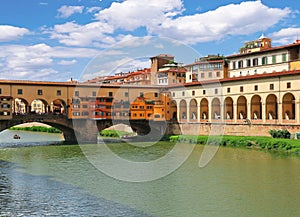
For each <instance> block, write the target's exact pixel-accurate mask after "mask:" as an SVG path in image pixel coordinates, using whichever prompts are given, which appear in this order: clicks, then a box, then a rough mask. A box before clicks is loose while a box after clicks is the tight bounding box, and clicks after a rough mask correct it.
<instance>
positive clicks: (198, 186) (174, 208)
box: [0, 131, 300, 217]
mask: <svg viewBox="0 0 300 217" xmlns="http://www.w3.org/2000/svg"><path fill="white" fill-rule="evenodd" d="M7 133H11V132H7V131H4V132H2V133H0V143H1V142H2V143H5V145H4V146H2V148H0V168H1V170H0V172H1V173H0V204H1V207H0V216H172V217H176V216H178V217H179V216H180V217H183V216H184V217H189V216H191V217H193V216H195V217H196V216H197V217H198V216H201V217H202V216H203V217H206V216H208V217H210V216H214V217H227V216H228V217H229V216H230V217H232V216H239V217H253V216H263V217H267V216H270V217H283V216H284V217H296V216H299V213H300V206H299V203H300V159H299V158H297V157H291V156H285V155H278V154H276V153H265V152H262V151H258V150H248V149H237V148H236V149H234V148H226V147H225V148H224V147H220V148H219V150H218V152H217V153H216V155H215V156H214V158H213V159H212V160H211V161H210V162H209V164H208V165H207V166H205V167H204V168H200V167H198V162H199V158H200V155H201V153H202V151H203V148H204V146H201V145H197V146H195V149H194V150H193V152H192V154H191V155H190V157H189V158H188V159H187V161H186V162H185V163H184V164H183V165H182V166H181V167H179V168H178V169H177V170H176V171H174V172H173V173H171V174H170V175H168V176H165V177H162V178H160V179H157V180H153V181H149V182H138V183H134V182H125V181H120V180H117V179H114V178H111V177H109V176H107V175H105V174H104V173H102V172H101V171H99V170H98V169H97V168H95V167H94V166H93V165H92V164H91V163H90V162H89V160H88V159H87V158H86V156H85V155H84V154H83V152H82V150H81V148H80V146H77V145H68V146H65V145H51V146H45V145H44V146H31V147H22V145H21V144H19V145H18V147H17V148H16V147H13V148H12V147H8V146H9V145H7V141H5V142H3V140H4V138H7ZM28 135H32V134H31V133H28ZM48 136H49V138H48V140H51V139H53V135H49V134H48ZM50 137H51V138H50ZM23 138H25V137H23ZM30 138H31V139H32V138H35V137H33V136H30ZM43 138H44V140H43V141H46V140H47V139H46V138H47V135H43ZM39 141H40V140H39V138H37V141H33V142H39ZM51 141H53V140H51ZM33 144H36V143H33ZM0 146H1V144H0ZM169 146H170V145H169ZM91 147H93V145H91ZM111 147H112V148H113V149H114V150H115V151H117V152H119V153H121V155H122V157H128V158H135V156H131V155H138V158H139V159H138V160H142V159H145V160H146V161H147V160H149V156H151V158H153V157H155V156H157V157H159V156H161V155H163V154H164V153H165V152H166V147H168V144H166V143H161V144H158V145H155V147H152V148H148V149H147V147H146V148H145V147H143V148H141V149H140V150H138V151H137V150H136V148H135V149H134V150H131V149H132V148H131V147H129V146H128V145H121V144H111Z"/></svg>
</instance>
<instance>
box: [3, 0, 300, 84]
mask: <svg viewBox="0 0 300 217" xmlns="http://www.w3.org/2000/svg"><path fill="white" fill-rule="evenodd" d="M298 5H299V4H298V2H297V1H295V0H285V1H276V0H275V1H274V0H261V1H240V0H224V1H219V0H216V1H215V0H214V1H207V0H150V1H149V0H119V1H111V0H26V1H24V0H23V1H22V0H2V1H1V7H0V79H21V80H47V81H66V80H68V79H70V78H71V77H72V78H73V79H79V80H86V79H89V78H92V77H95V76H101V75H105V74H111V73H113V72H116V71H128V70H135V69H137V68H143V67H149V64H150V63H149V61H148V57H150V56H155V55H157V54H159V53H172V54H173V55H174V56H175V59H176V60H178V61H179V62H183V63H186V64H188V63H192V62H193V61H194V59H195V58H197V57H199V56H205V55H207V54H223V55H230V54H233V53H236V52H237V51H238V49H239V47H241V46H242V45H243V43H244V42H245V41H249V40H253V39H256V38H258V37H259V36H260V35H261V34H262V33H264V34H265V35H266V36H267V37H270V38H272V40H273V46H276V45H282V44H289V43H293V42H294V41H295V40H296V39H297V38H300V13H299V10H300V9H299V8H300V6H298Z"/></svg>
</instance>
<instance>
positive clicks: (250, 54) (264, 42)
mask: <svg viewBox="0 0 300 217" xmlns="http://www.w3.org/2000/svg"><path fill="white" fill-rule="evenodd" d="M299 51H300V41H299V40H297V41H296V42H295V43H293V44H288V45H284V46H277V47H272V46H271V39H269V38H265V37H264V36H263V35H262V36H261V37H260V38H259V39H257V40H254V41H251V42H246V43H245V46H244V47H242V48H240V50H239V53H238V54H234V55H230V56H227V57H226V59H227V60H228V61H229V62H230V63H229V74H228V77H230V78H233V77H239V76H249V75H257V74H264V73H275V72H282V71H291V70H297V69H300V61H299V57H300V52H299Z"/></svg>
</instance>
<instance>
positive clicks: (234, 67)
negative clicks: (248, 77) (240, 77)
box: [232, 61, 236, 69]
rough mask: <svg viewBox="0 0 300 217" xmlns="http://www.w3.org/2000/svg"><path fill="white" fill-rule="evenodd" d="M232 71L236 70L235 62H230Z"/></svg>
mask: <svg viewBox="0 0 300 217" xmlns="http://www.w3.org/2000/svg"><path fill="white" fill-rule="evenodd" d="M232 69H236V62H235V61H234V62H232Z"/></svg>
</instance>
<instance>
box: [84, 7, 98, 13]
mask: <svg viewBox="0 0 300 217" xmlns="http://www.w3.org/2000/svg"><path fill="white" fill-rule="evenodd" d="M100 10H101V7H90V8H87V10H86V12H87V13H95V12H98V11H100Z"/></svg>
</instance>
